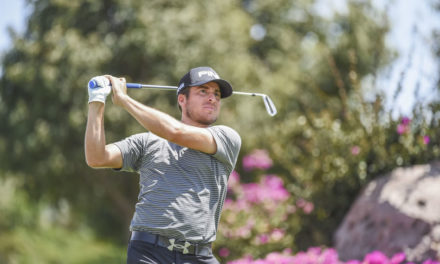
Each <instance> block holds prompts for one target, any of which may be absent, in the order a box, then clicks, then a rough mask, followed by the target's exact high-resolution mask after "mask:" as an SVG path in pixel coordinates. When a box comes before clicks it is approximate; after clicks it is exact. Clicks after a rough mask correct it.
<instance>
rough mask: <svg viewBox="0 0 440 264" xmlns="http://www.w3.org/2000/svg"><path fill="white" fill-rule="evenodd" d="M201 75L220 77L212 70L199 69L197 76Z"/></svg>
mask: <svg viewBox="0 0 440 264" xmlns="http://www.w3.org/2000/svg"><path fill="white" fill-rule="evenodd" d="M203 75H208V76H210V77H214V78H215V79H220V76H218V74H217V73H215V72H213V71H200V72H199V78H200V77H202V76H203Z"/></svg>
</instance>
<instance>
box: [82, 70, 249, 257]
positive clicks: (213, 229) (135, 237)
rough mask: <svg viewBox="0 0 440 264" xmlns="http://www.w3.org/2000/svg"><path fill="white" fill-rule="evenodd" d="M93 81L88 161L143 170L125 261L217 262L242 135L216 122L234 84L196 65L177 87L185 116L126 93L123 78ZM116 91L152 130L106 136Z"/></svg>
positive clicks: (125, 106) (116, 100)
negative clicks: (112, 139)
mask: <svg viewBox="0 0 440 264" xmlns="http://www.w3.org/2000/svg"><path fill="white" fill-rule="evenodd" d="M106 78H107V79H108V80H110V82H111V87H110V86H108V85H106V84H105V83H106V81H107V80H106ZM95 80H96V81H97V82H98V84H99V86H100V87H98V88H89V112H88V120H87V128H86V135H85V156H86V161H87V164H88V165H89V166H90V167H92V168H114V169H121V170H123V171H134V172H138V173H139V174H140V179H139V184H140V191H139V197H138V202H137V204H136V210H135V213H134V215H133V219H132V221H131V224H130V231H131V240H130V242H129V245H128V251H127V263H128V264H132V263H164V264H170V263H175V264H178V263H219V262H218V260H217V259H216V258H215V256H214V255H213V253H212V247H211V243H212V242H213V241H214V240H215V238H216V233H217V228H218V224H219V220H220V214H221V210H222V207H223V202H224V200H225V196H226V190H227V182H228V178H229V175H230V173H231V172H232V170H233V169H234V166H235V164H236V161H237V157H238V153H239V150H240V146H241V139H240V136H239V135H238V133H237V132H236V131H235V130H233V129H231V128H229V127H227V126H221V125H216V126H211V125H212V124H213V123H214V122H215V121H216V119H217V117H218V116H219V112H220V105H221V99H222V98H226V97H228V96H230V95H231V94H232V87H231V85H230V84H229V83H228V82H227V81H225V80H223V79H221V78H220V77H219V75H218V74H217V73H216V72H215V71H214V70H213V69H212V68H210V67H198V68H194V69H191V70H190V71H189V72H188V73H187V74H185V75H184V76H183V77H182V79H181V80H180V82H179V85H178V89H177V103H178V104H179V108H180V109H181V112H182V115H181V120H180V121H179V120H176V119H175V118H173V117H171V116H169V115H168V114H165V113H163V112H160V111H158V110H156V109H153V108H151V107H149V106H146V105H143V104H141V103H139V102H138V101H136V100H134V99H133V98H131V97H130V96H129V95H127V88H126V83H125V79H124V78H115V77H113V76H108V75H106V76H98V77H95ZM110 91H112V101H113V103H114V104H115V105H118V106H120V107H122V108H123V109H125V110H126V111H127V112H129V113H130V114H131V115H132V116H133V117H134V118H135V119H136V120H137V121H138V122H139V123H140V124H141V125H142V126H143V127H145V129H146V130H147V131H148V132H146V133H141V134H136V135H132V136H130V137H128V138H126V139H124V140H121V141H119V142H116V143H112V144H107V143H106V140H105V133H104V107H105V99H106V97H107V95H109V94H110Z"/></svg>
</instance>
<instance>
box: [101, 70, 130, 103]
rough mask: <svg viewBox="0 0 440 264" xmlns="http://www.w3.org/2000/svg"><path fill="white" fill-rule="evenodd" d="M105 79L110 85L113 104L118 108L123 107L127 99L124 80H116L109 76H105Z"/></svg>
mask: <svg viewBox="0 0 440 264" xmlns="http://www.w3.org/2000/svg"><path fill="white" fill-rule="evenodd" d="M105 77H107V78H108V80H110V82H111V84H112V91H113V93H112V101H113V103H114V104H115V105H118V106H123V103H124V101H125V100H126V99H127V98H128V95H127V83H126V81H125V78H116V77H113V76H110V75H106V76H105Z"/></svg>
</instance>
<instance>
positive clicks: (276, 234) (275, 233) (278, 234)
mask: <svg viewBox="0 0 440 264" xmlns="http://www.w3.org/2000/svg"><path fill="white" fill-rule="evenodd" d="M285 234H286V232H285V231H284V230H282V229H279V228H275V229H274V230H272V233H271V234H270V238H271V239H272V240H274V241H280V240H281V239H282V238H283V237H284V235H285Z"/></svg>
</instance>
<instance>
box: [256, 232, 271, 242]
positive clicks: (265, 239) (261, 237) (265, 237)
mask: <svg viewBox="0 0 440 264" xmlns="http://www.w3.org/2000/svg"><path fill="white" fill-rule="evenodd" d="M257 242H258V244H266V243H267V242H269V236H268V235H267V234H262V235H259V236H258V237H257Z"/></svg>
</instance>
